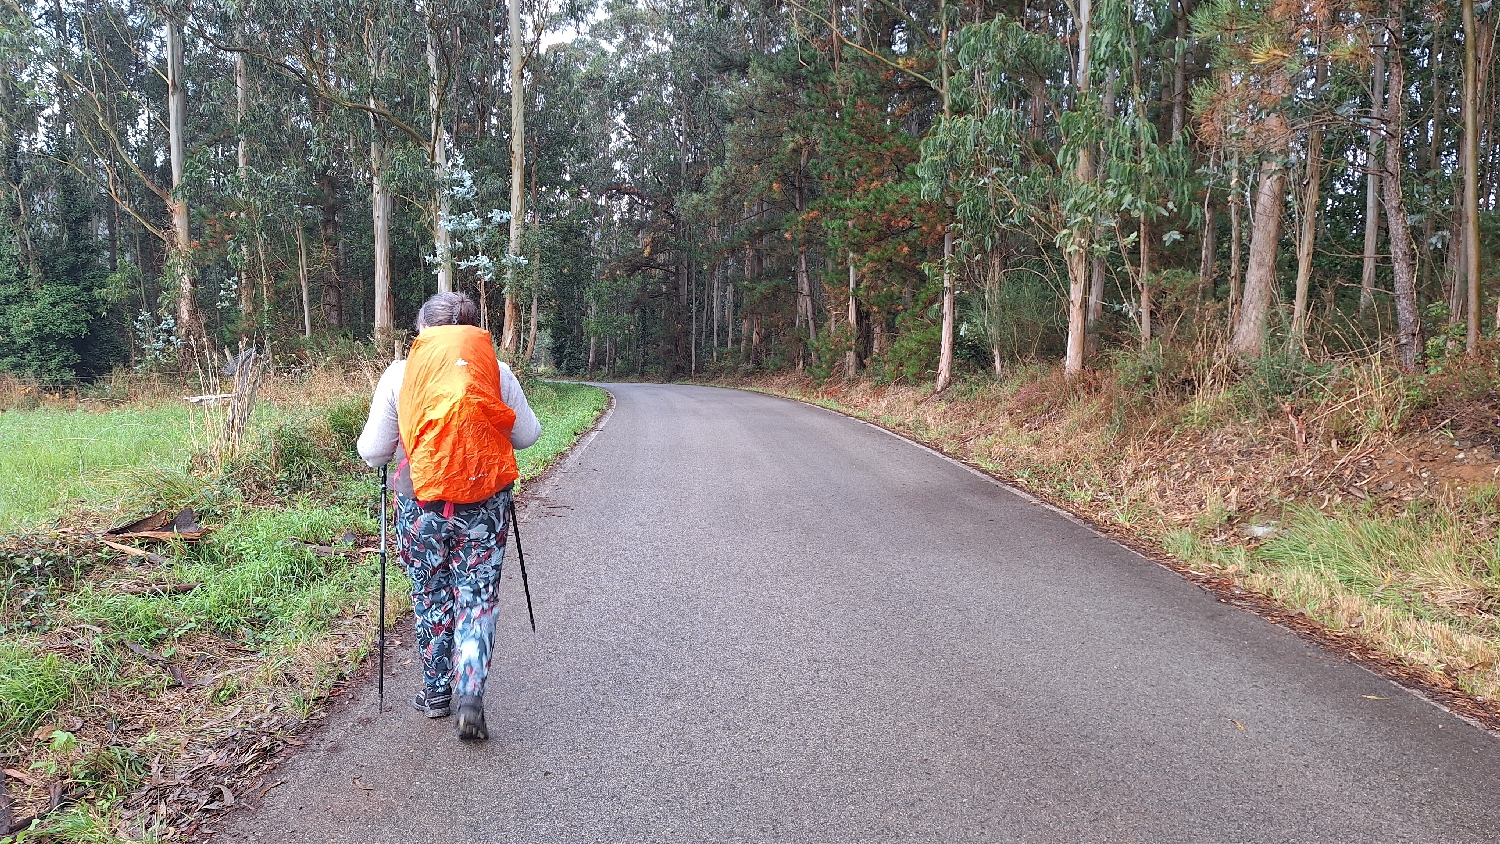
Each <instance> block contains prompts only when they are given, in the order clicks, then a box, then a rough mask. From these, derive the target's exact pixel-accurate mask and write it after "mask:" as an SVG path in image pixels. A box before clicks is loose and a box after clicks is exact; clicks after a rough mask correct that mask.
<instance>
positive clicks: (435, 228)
mask: <svg viewBox="0 0 1500 844" xmlns="http://www.w3.org/2000/svg"><path fill="white" fill-rule="evenodd" d="M429 14H430V13H429ZM433 24H434V21H433V20H432V19H431V18H430V17H429V18H428V19H427V32H426V35H427V72H428V74H429V79H428V83H427V106H428V109H429V110H430V111H431V113H432V135H431V138H432V141H431V142H432V176H433V181H434V182H435V183H436V186H435V188H434V189H435V191H436V194H435V195H434V196H433V201H432V239H433V246H434V247H435V250H436V252H437V289H438V292H439V293H451V292H452V291H453V234H452V233H451V232H450V231H448V217H449V216H450V215H451V213H452V203H451V199H450V197H449V196H448V130H447V128H446V127H445V126H444V125H443V101H444V100H445V99H446V98H445V96H444V91H443V84H442V77H441V76H440V75H439V69H440V68H439V66H438V45H437V38H438V34H437V29H436V27H435V26H434V25H433Z"/></svg>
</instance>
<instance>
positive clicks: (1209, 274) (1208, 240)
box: [1198, 191, 1219, 304]
mask: <svg viewBox="0 0 1500 844" xmlns="http://www.w3.org/2000/svg"><path fill="white" fill-rule="evenodd" d="M1215 216H1216V215H1215V214H1214V198H1213V191H1208V192H1207V193H1206V194H1205V195H1204V197H1203V235H1202V249H1201V251H1200V253H1199V256H1198V302H1199V303H1200V304H1201V303H1202V302H1203V301H1204V300H1205V299H1207V298H1208V294H1209V293H1211V292H1212V291H1213V289H1214V276H1215V275H1217V274H1218V272H1217V269H1218V257H1219V244H1218V239H1219V227H1218V220H1216V219H1214V218H1215Z"/></svg>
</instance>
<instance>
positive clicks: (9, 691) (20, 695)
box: [0, 641, 79, 738]
mask: <svg viewBox="0 0 1500 844" xmlns="http://www.w3.org/2000/svg"><path fill="white" fill-rule="evenodd" d="M78 675H79V667H78V666H77V665H75V664H74V663H71V662H69V661H67V660H65V659H62V658H60V657H58V656H57V655H56V654H39V653H37V652H36V651H34V650H33V649H32V648H31V647H28V646H27V644H23V643H22V642H21V641H8V642H0V737H4V738H9V737H16V736H24V735H29V734H30V732H31V731H32V730H34V729H36V728H37V727H38V726H40V725H41V723H42V721H43V719H45V718H46V717H47V716H48V715H51V714H52V713H53V711H55V710H56V709H57V706H58V705H59V704H60V703H62V702H63V701H64V700H66V699H67V698H68V696H69V695H70V694H72V690H73V683H74V681H75V679H76V678H77V677H78Z"/></svg>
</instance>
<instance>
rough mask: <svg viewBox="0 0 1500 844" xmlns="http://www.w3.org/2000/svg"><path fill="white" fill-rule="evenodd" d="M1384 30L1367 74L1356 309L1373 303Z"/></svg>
mask: <svg viewBox="0 0 1500 844" xmlns="http://www.w3.org/2000/svg"><path fill="white" fill-rule="evenodd" d="M1386 52H1387V49H1386V31H1385V29H1384V28H1382V29H1381V31H1380V43H1379V44H1378V45H1376V47H1375V70H1374V72H1373V75H1372V76H1371V78H1370V90H1371V92H1372V96H1371V99H1370V142H1369V151H1368V152H1367V153H1366V155H1365V162H1366V166H1367V167H1368V169H1369V173H1368V175H1366V176H1365V252H1364V261H1363V263H1362V264H1361V267H1360V274H1359V310H1360V313H1364V312H1365V311H1366V310H1368V309H1369V307H1370V306H1371V305H1373V304H1375V255H1376V248H1377V247H1378V246H1379V240H1380V168H1381V165H1380V141H1381V132H1380V111H1381V109H1380V104H1381V101H1382V100H1383V98H1384V96H1385V94H1384V89H1385V62H1386Z"/></svg>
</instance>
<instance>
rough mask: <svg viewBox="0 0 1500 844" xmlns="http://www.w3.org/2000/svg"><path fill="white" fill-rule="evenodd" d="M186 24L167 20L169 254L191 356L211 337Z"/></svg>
mask: <svg viewBox="0 0 1500 844" xmlns="http://www.w3.org/2000/svg"><path fill="white" fill-rule="evenodd" d="M182 64H183V46H182V28H181V27H180V26H178V24H177V22H176V21H174V20H170V19H169V20H168V21H167V146H168V149H169V153H170V156H171V164H172V198H171V201H170V202H169V203H168V205H169V207H170V208H171V212H172V243H171V245H170V251H169V253H168V255H167V270H168V272H169V273H170V274H171V275H174V276H176V281H177V285H176V287H177V336H178V338H179V339H181V340H182V342H183V344H184V345H185V346H186V348H187V350H188V355H189V357H190V358H196V357H197V356H198V355H200V354H207V353H208V337H207V335H206V334H205V333H204V329H203V320H202V318H201V316H200V315H199V312H198V303H197V295H198V291H197V289H196V285H195V284H194V283H193V258H192V238H191V235H190V233H189V231H188V204H187V195H186V193H187V188H186V186H184V185H183V170H184V168H185V166H186V164H187V153H186V143H185V141H184V138H183V136H184V134H185V133H186V132H187V89H186V88H184V87H183V84H182Z"/></svg>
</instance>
